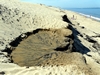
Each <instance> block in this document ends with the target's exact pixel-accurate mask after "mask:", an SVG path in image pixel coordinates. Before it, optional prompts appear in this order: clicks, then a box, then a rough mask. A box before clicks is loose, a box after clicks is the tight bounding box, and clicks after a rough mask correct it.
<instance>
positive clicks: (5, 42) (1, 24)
mask: <svg viewBox="0 0 100 75" xmlns="http://www.w3.org/2000/svg"><path fill="white" fill-rule="evenodd" d="M64 15H66V16H64ZM73 15H74V16H75V17H77V18H76V19H73V18H72V17H73ZM37 29H42V30H43V29H54V30H55V29H56V30H57V29H58V30H59V29H61V30H62V31H60V30H59V31H60V32H58V34H59V35H60V36H61V35H62V32H66V33H67V34H68V33H70V34H71V35H73V38H72V37H69V38H71V39H72V40H73V41H74V42H73V43H72V46H73V47H72V49H73V48H74V49H73V50H75V52H68V53H66V52H61V51H60V52H59V51H58V52H56V53H57V54H58V56H57V57H56V60H58V62H57V61H55V60H54V59H52V60H49V59H47V60H46V61H44V62H42V65H44V66H30V67H29V66H23V67H21V66H19V65H18V64H17V63H12V61H11V57H10V54H11V53H12V51H11V50H13V49H15V48H14V47H11V45H10V43H11V42H12V41H14V40H16V38H18V37H19V36H21V38H26V37H27V35H26V34H25V33H27V32H30V33H31V32H33V31H36V30H37ZM63 29H64V30H63ZM65 29H67V31H69V32H67V31H66V30H65ZM41 33H42V32H41ZM70 34H68V35H70ZM65 35H66V34H65V33H63V36H65ZM33 36H34V35H33ZM57 36H58V35H57ZM26 39H27V38H26ZM63 39H64V38H63ZM59 40H62V39H59ZM22 42H24V41H23V40H22ZM53 42H54V41H53ZM61 44H62V42H61ZM19 46H20V44H19ZM22 47H24V46H22ZM56 47H58V46H56ZM56 47H54V45H53V48H52V50H54V48H56ZM47 48H48V47H47ZM50 48H51V47H50ZM9 49H11V50H9ZM53 52H55V51H53ZM12 55H13V54H12ZM66 58H67V59H66ZM19 59H20V58H19ZM43 59H44V58H43ZM50 59H51V58H50ZM60 59H62V60H61V62H59V61H60ZM65 59H66V60H65ZM40 60H42V59H40ZM63 61H64V62H63ZM46 62H50V65H51V66H50V65H49V66H48V65H47V66H45V64H46ZM52 62H54V63H55V64H56V65H53V66H52V64H54V63H52ZM60 63H63V64H64V65H61V64H60ZM57 64H60V65H59V66H57ZM99 69H100V22H97V21H95V20H93V19H91V18H88V17H85V16H82V15H80V14H78V13H75V12H72V11H68V10H62V9H59V8H55V7H48V6H45V5H42V4H30V3H23V2H20V1H18V0H0V75H99V74H100V72H99Z"/></svg>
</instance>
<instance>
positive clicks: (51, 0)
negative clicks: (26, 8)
mask: <svg viewBox="0 0 100 75" xmlns="http://www.w3.org/2000/svg"><path fill="white" fill-rule="evenodd" d="M21 1H27V2H31V3H41V4H45V5H50V6H56V7H61V8H85V7H100V0H21Z"/></svg>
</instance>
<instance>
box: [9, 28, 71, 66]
mask: <svg viewBox="0 0 100 75" xmlns="http://www.w3.org/2000/svg"><path fill="white" fill-rule="evenodd" d="M71 35H72V32H71V31H70V30H69V29H41V30H38V31H37V32H36V33H34V34H32V35H30V36H29V37H28V38H27V39H24V40H23V41H21V42H20V44H19V45H18V46H17V47H16V49H15V50H13V51H12V53H11V57H12V60H13V62H14V63H16V64H18V65H20V66H38V65H41V63H42V62H43V61H45V60H47V59H51V58H53V57H52V54H53V53H55V52H57V51H63V52H67V51H71V50H72V43H73V40H72V38H71ZM54 57H55V56H54ZM60 59H61V58H60ZM55 62H56V61H55ZM58 63H59V62H58ZM48 64H49V63H48Z"/></svg>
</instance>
